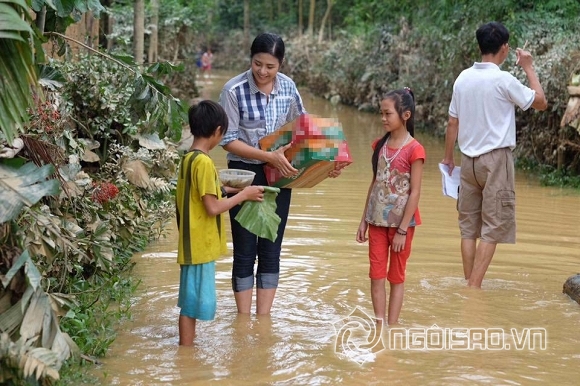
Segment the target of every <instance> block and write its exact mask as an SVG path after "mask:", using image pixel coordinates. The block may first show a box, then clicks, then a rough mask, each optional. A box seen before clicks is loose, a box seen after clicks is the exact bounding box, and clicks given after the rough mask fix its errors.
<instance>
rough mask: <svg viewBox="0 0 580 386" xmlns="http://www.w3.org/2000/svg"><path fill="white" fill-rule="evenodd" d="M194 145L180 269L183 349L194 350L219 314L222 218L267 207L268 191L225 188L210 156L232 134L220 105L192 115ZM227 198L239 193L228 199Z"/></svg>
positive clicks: (184, 193) (185, 188) (187, 167)
mask: <svg viewBox="0 0 580 386" xmlns="http://www.w3.org/2000/svg"><path fill="white" fill-rule="evenodd" d="M188 115H189V128H190V130H191V134H192V135H193V137H194V140H193V144H192V145H191V148H190V150H189V152H188V153H187V154H185V156H184V157H183V159H182V160H181V163H180V166H179V174H178V179H177V193H176V207H177V226H178V229H179V247H178V252H177V263H178V264H179V265H180V269H181V276H180V283H179V299H178V302H177V305H178V307H180V308H181V312H180V314H179V344H180V345H183V346H191V345H192V344H193V338H194V337H195V326H196V320H197V319H200V320H212V319H213V318H214V317H215V311H216V303H217V301H216V290H215V260H217V258H218V257H220V255H222V254H225V253H226V252H227V248H226V238H225V230H224V221H223V217H222V213H224V212H226V211H228V210H229V209H231V208H232V207H234V206H235V205H238V204H240V203H241V202H243V201H247V200H249V201H262V200H263V197H264V187H262V186H255V185H253V186H248V187H246V188H244V189H243V190H241V191H240V190H239V189H233V188H229V187H225V188H222V187H221V184H220V182H219V177H218V173H217V170H216V168H215V165H214V163H213V161H212V159H211V158H210V157H209V151H210V150H211V149H213V148H214V147H215V146H216V145H218V144H219V143H220V141H221V139H222V137H223V135H224V134H225V133H226V131H227V130H228V117H227V115H226V113H225V111H224V109H223V108H222V107H221V106H220V105H219V104H217V103H215V102H213V101H210V100H204V101H201V102H199V104H197V105H194V106H192V107H191V108H190V109H189V113H188ZM222 189H224V190H225V192H226V193H237V194H235V195H233V196H232V197H229V198H226V197H223V194H222Z"/></svg>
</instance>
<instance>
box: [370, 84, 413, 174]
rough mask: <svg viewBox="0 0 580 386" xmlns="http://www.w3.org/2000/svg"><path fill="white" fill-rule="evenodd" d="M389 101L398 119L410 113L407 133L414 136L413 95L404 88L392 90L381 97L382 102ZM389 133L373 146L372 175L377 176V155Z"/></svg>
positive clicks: (408, 89) (409, 90)
mask: <svg viewBox="0 0 580 386" xmlns="http://www.w3.org/2000/svg"><path fill="white" fill-rule="evenodd" d="M385 99H390V100H392V101H393V102H394V104H395V110H397V114H399V118H401V120H402V119H403V113H404V112H405V111H410V112H411V116H410V117H409V119H407V125H406V126H407V131H408V132H409V134H411V136H415V94H413V91H412V90H411V89H410V88H408V87H405V88H403V89H401V90H394V91H390V92H388V93H386V94H385V95H384V96H383V100H385ZM390 135H391V133H390V132H389V133H386V134H385V135H384V136H383V137H382V138H381V139H380V140H379V141H378V142H377V145H376V146H375V150H374V152H373V158H372V164H373V174H374V175H375V176H376V175H377V167H378V163H379V154H380V152H381V149H382V147H383V146H384V145H385V142H387V139H388V138H389V136H390Z"/></svg>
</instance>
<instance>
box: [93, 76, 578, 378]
mask: <svg viewBox="0 0 580 386" xmlns="http://www.w3.org/2000/svg"><path fill="white" fill-rule="evenodd" d="M227 79H228V76H227V75H223V74H221V75H220V74H219V73H214V74H213V77H212V79H211V81H212V83H211V84H207V85H206V88H205V89H204V93H205V94H204V96H205V97H209V98H212V99H217V95H218V92H219V89H220V87H221V86H222V85H223V84H224V83H225V81H226V80H227ZM303 99H304V103H305V106H306V108H307V109H308V111H309V112H311V113H314V114H318V115H322V116H333V117H338V119H339V120H340V121H341V122H342V125H343V127H344V130H345V134H346V136H347V140H348V143H349V147H350V150H351V153H352V155H353V158H354V163H353V164H352V165H350V166H349V167H348V168H346V169H345V170H344V171H343V173H342V175H341V176H340V177H339V178H337V179H327V180H325V181H323V182H322V183H320V184H319V185H317V186H316V187H314V188H309V189H295V190H294V191H293V201H292V207H291V211H290V218H289V221H288V228H287V230H286V234H285V240H284V244H283V251H282V259H281V260H282V262H281V278H280V286H279V288H278V292H277V295H276V300H275V303H274V307H273V309H272V314H271V315H270V316H264V317H262V316H261V317H257V316H256V315H255V314H253V315H249V316H248V315H246V316H243V315H238V314H237V312H236V306H235V302H234V299H233V295H232V292H231V286H230V270H231V261H232V258H231V256H226V257H223V258H221V259H220V260H219V261H218V262H217V265H216V269H217V278H216V279H217V296H218V311H217V315H216V318H215V320H213V321H209V322H203V321H198V324H197V337H196V339H195V346H194V347H191V348H183V347H182V348H180V347H178V329H177V319H178V314H179V309H178V308H177V307H176V303H177V293H178V286H179V266H178V265H177V264H176V249H177V232H176V231H174V230H172V231H170V232H169V234H168V236H167V238H166V239H162V240H160V241H159V242H156V243H154V244H152V245H151V246H150V247H149V248H148V249H147V250H146V251H144V252H143V253H141V254H137V255H135V256H134V261H135V262H136V263H137V264H136V267H135V270H134V273H135V275H137V276H138V277H139V278H141V280H142V285H141V286H140V289H139V291H138V293H137V295H136V298H135V300H134V306H133V309H132V314H133V317H132V320H131V321H127V322H125V323H124V324H123V325H122V326H121V328H120V330H119V335H118V338H117V339H116V341H115V342H114V344H113V345H112V347H111V349H110V351H109V353H108V354H107V357H106V358H104V359H103V362H104V364H103V365H102V366H101V367H99V368H98V369H96V370H95V374H96V375H97V376H99V377H102V379H103V384H111V385H194V384H195V385H197V384H199V385H201V384H203V385H205V384H219V385H222V384H223V385H230V384H231V385H335V384H346V385H383V384H395V385H540V384H550V385H577V384H579V381H578V379H579V375H578V369H579V368H580V305H578V304H577V303H575V302H574V301H572V300H571V299H570V298H569V297H567V296H566V295H564V294H563V293H562V285H563V283H564V281H565V280H566V279H567V278H568V277H569V276H571V275H573V274H575V273H577V272H580V259H579V253H580V245H579V244H580V238H579V234H580V209H579V208H580V206H579V205H578V204H579V202H580V196H579V195H578V193H577V192H574V191H571V190H564V189H558V188H546V187H542V186H540V185H539V184H538V183H537V182H536V181H534V180H533V179H532V178H530V177H526V176H524V175H518V177H517V183H516V195H517V226H518V228H517V243H516V244H515V245H499V246H498V248H497V251H496V254H495V257H494V260H493V261H492V263H491V266H490V268H489V270H488V272H487V275H486V277H485V279H484V282H483V289H482V290H474V289H468V288H466V283H465V280H464V279H463V269H462V265H461V256H460V250H459V243H460V239H459V230H458V226H457V213H456V210H455V200H454V199H452V198H449V197H444V196H443V195H442V193H441V176H440V174H439V171H438V168H437V163H438V162H439V161H440V160H441V159H442V158H443V153H444V150H443V140H442V139H435V138H432V137H430V136H428V135H427V134H422V133H416V138H417V139H418V140H419V141H420V142H421V143H422V144H423V145H424V146H425V148H426V151H427V162H426V164H425V172H424V178H423V185H422V194H421V201H420V210H421V213H422V219H423V225H421V226H419V227H418V228H417V230H416V233H415V239H414V241H413V251H412V254H411V258H410V260H409V262H408V266H407V279H406V283H405V299H404V304H403V309H402V312H401V319H400V322H401V325H400V326H399V327H398V328H397V330H387V329H386V328H385V329H384V330H383V331H379V332H377V333H380V334H381V335H380V336H381V337H382V339H375V340H373V339H372V333H373V332H376V331H373V330H374V327H368V326H369V325H365V324H364V323H365V321H368V315H372V304H371V298H370V290H369V287H370V283H369V278H368V258H367V250H368V245H367V244H362V245H361V244H358V243H356V241H355V235H356V231H357V228H358V224H359V221H360V218H361V215H362V211H363V207H364V204H365V202H364V201H365V197H366V192H367V189H368V185H369V183H370V180H371V166H370V155H371V153H370V152H371V149H370V143H371V142H372V140H373V139H374V138H376V137H379V136H380V135H382V130H383V129H382V126H381V124H380V119H379V116H378V115H375V114H369V113H360V112H358V111H357V110H355V109H353V108H349V107H345V106H338V107H333V106H331V105H330V104H329V103H328V102H327V101H325V100H323V99H321V98H316V97H313V96H311V95H309V94H308V93H306V92H303ZM211 155H212V157H213V158H214V160H215V162H216V164H217V166H218V168H224V167H225V166H226V163H225V153H224V151H223V150H222V149H221V148H217V149H214V150H213V151H212V153H211ZM228 221H229V220H228ZM228 224H229V222H228ZM228 228H229V226H228ZM228 238H229V240H231V238H230V237H229V236H228ZM230 247H231V244H230ZM230 250H231V249H230ZM363 326H367V327H366V328H367V329H366V330H365V329H364V328H363ZM369 332H370V333H371V334H370V336H367V334H368V333H369ZM397 333H398V335H397ZM406 339H408V341H407V340H406ZM364 343H370V344H369V345H368V348H365V347H364ZM373 345H374V346H373Z"/></svg>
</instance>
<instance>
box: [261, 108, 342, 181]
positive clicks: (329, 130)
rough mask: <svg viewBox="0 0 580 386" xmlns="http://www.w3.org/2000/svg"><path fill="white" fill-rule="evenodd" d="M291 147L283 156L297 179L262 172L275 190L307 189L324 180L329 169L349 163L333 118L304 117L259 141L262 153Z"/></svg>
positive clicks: (268, 169)
mask: <svg viewBox="0 0 580 386" xmlns="http://www.w3.org/2000/svg"><path fill="white" fill-rule="evenodd" d="M290 142H291V143H292V146H291V147H290V148H289V149H288V150H286V153H285V154H284V155H285V156H286V158H287V159H288V161H289V162H290V163H291V164H292V166H294V167H295V168H296V169H298V170H299V171H300V172H299V173H298V175H296V176H293V177H290V178H286V177H283V176H282V175H281V174H280V172H279V171H278V169H276V168H274V167H272V166H270V165H266V166H264V170H265V172H266V178H267V179H268V182H269V184H270V185H271V186H276V187H279V188H311V187H313V186H315V185H316V184H318V183H319V182H321V181H322V180H324V179H325V178H327V177H328V173H329V172H330V171H332V170H333V169H342V168H344V167H346V166H348V165H350V164H351V163H352V157H351V155H350V151H349V149H348V144H347V142H346V139H345V137H344V131H343V130H342V125H341V124H340V122H338V120H337V119H335V118H320V117H317V116H313V115H309V114H305V115H302V116H300V117H299V118H298V119H297V120H296V121H294V122H292V123H290V124H288V125H285V126H283V127H282V128H280V129H279V130H278V131H276V132H275V133H273V134H271V135H269V136H267V137H264V138H262V139H261V140H260V148H261V149H262V150H268V151H272V150H276V149H278V148H279V147H281V146H284V145H287V144H288V143H290Z"/></svg>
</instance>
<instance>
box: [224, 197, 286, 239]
mask: <svg viewBox="0 0 580 386" xmlns="http://www.w3.org/2000/svg"><path fill="white" fill-rule="evenodd" d="M278 193H280V189H279V188H275V187H272V186H264V201H262V202H258V201H246V202H244V203H243V204H242V209H240V211H239V212H238V214H237V215H236V217H235V219H236V221H237V222H239V223H240V225H241V226H243V227H244V228H245V229H247V230H248V231H250V232H252V233H253V234H255V235H257V236H258V237H262V238H265V239H268V240H270V241H272V242H274V241H276V237H278V225H280V221H281V219H280V216H278V215H277V214H276V196H278Z"/></svg>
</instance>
